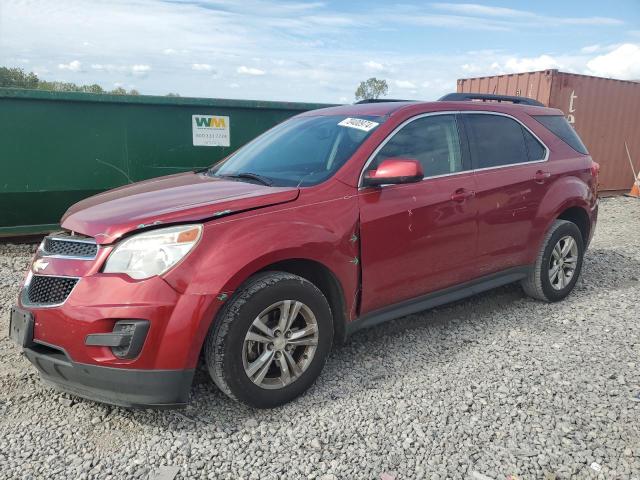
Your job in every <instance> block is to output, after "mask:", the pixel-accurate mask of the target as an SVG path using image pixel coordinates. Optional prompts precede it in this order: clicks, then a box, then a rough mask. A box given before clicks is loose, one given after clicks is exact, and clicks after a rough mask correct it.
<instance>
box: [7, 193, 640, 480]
mask: <svg viewBox="0 0 640 480" xmlns="http://www.w3.org/2000/svg"><path fill="white" fill-rule="evenodd" d="M639 227H640V201H637V200H634V199H629V198H616V199H608V200H604V201H602V203H601V207H600V223H599V225H598V229H597V233H596V237H595V240H594V242H593V244H592V246H591V249H590V250H589V252H588V254H587V257H586V260H585V264H584V269H583V274H582V278H581V280H580V281H579V282H578V284H577V287H576V290H575V291H574V293H573V294H572V295H571V296H570V297H569V298H568V299H566V300H565V301H563V302H561V303H558V304H553V305H548V304H544V303H540V302H537V301H533V300H530V299H528V298H525V297H524V296H523V293H522V291H521V290H520V288H519V287H518V286H508V287H504V288H501V289H498V290H495V291H493V292H489V293H486V294H484V295H479V296H476V297H474V298H471V299H468V300H465V301H462V302H458V303H456V304H455V305H452V306H448V307H445V308H439V309H437V310H432V311H429V312H425V313H421V314H417V315H412V316H409V317H407V318H404V319H401V320H397V321H393V322H390V323H387V324H385V325H382V326H379V327H377V328H373V329H371V330H368V331H364V332H361V333H359V334H357V335H355V336H354V337H353V338H352V339H351V340H350V341H349V343H348V344H347V345H346V346H344V347H342V348H339V349H337V350H336V351H335V352H334V353H333V354H332V356H331V358H330V359H329V361H328V363H327V366H326V368H325V370H324V372H323V374H322V376H321V378H320V379H319V381H318V382H317V383H316V384H315V386H314V387H312V388H311V390H310V391H309V392H308V393H307V394H306V395H304V396H303V397H302V398H300V399H299V400H297V401H295V402H293V403H291V404H289V405H286V406H284V407H282V408H279V409H275V410H271V411H255V410H251V409H249V408H246V407H243V406H241V405H238V404H236V403H234V402H232V401H230V400H228V399H227V398H226V397H225V396H224V395H223V394H222V393H221V392H219V391H218V390H217V389H216V388H215V387H214V386H212V384H211V383H209V382H208V381H207V379H206V378H205V377H204V376H202V378H200V379H199V380H198V381H197V382H196V385H194V388H193V403H192V404H191V406H189V407H188V408H187V409H186V410H182V411H128V410H125V409H120V408H113V407H109V406H105V405H101V404H97V403H93V402H90V401H85V400H81V399H78V398H75V397H70V396H67V395H65V394H60V393H57V392H55V391H53V390H51V389H48V388H46V387H44V386H42V385H41V383H40V381H39V379H38V376H37V374H36V372H35V369H34V368H33V367H32V366H31V365H30V364H29V363H28V362H27V361H26V359H24V358H22V357H21V355H20V353H19V351H18V348H17V347H15V346H14V345H13V344H12V343H11V342H10V341H9V339H7V338H5V335H6V331H7V323H8V320H7V317H8V314H9V308H10V306H11V304H12V303H13V302H14V299H15V298H16V295H17V293H18V284H19V282H20V281H21V280H22V278H23V272H24V271H25V269H26V268H27V264H28V262H29V258H30V256H31V252H32V251H33V249H34V247H33V246H28V245H10V244H5V245H0V329H1V331H2V332H3V333H2V338H0V477H2V478H56V479H57V478H72V479H83V478H99V479H107V478H114V479H115V478H117V479H121V478H152V479H155V478H161V476H162V475H164V477H162V478H172V477H173V474H175V473H176V471H177V476H176V478H216V479H219V478H243V479H279V478H292V479H300V478H316V479H322V480H329V479H360V478H362V479H381V478H382V479H387V480H388V479H393V478H395V479H398V480H399V479H412V478H438V479H441V478H465V479H466V478H476V479H486V478H490V479H505V478H508V477H509V476H512V478H518V479H553V478H589V479H590V478H602V479H605V478H606V479H612V478H632V479H634V478H635V479H638V480H640V368H639V367H640V358H639V357H640V323H639V322H638V312H639V309H638V301H639V300H640V295H639V294H640V282H639V281H638V277H640V228H639ZM594 462H595V463H596V465H593V466H592V464H593V463H594ZM169 466H175V468H174V469H171V468H169ZM599 467H600V472H598V471H597V469H598V468H599ZM159 475H160V476H159ZM483 475H484V477H483Z"/></svg>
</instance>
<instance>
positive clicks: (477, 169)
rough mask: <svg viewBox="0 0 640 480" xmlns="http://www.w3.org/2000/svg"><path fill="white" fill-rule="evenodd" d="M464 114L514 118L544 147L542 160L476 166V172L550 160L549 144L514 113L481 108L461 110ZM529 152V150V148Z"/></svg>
mask: <svg viewBox="0 0 640 480" xmlns="http://www.w3.org/2000/svg"><path fill="white" fill-rule="evenodd" d="M459 113H461V114H463V115H471V114H474V113H476V114H480V115H496V116H498V117H507V118H510V119H512V120H515V121H516V122H518V123H519V124H520V125H521V126H522V127H523V128H524V129H525V130H526V131H527V132H529V133H530V134H531V135H532V136H533V138H535V139H536V140H537V141H538V142H540V145H542V146H543V147H544V158H543V159H541V160H528V161H526V162H519V163H507V164H506V165H496V166H495V167H482V168H474V169H473V171H474V172H480V171H483V170H491V169H494V168H504V167H513V166H514V165H527V164H529V163H542V162H546V161H547V160H549V154H550V152H551V151H550V150H549V147H548V146H547V144H546V143H544V142H543V141H542V139H541V138H540V137H538V135H536V134H535V133H533V132H532V131H531V129H530V128H529V127H527V126H526V125H525V124H524V123H522V121H520V119H518V118H516V117H514V116H513V115H509V114H507V113H502V112H490V111H486V110H479V111H477V112H476V111H473V110H465V111H464V112H459ZM527 153H528V150H527Z"/></svg>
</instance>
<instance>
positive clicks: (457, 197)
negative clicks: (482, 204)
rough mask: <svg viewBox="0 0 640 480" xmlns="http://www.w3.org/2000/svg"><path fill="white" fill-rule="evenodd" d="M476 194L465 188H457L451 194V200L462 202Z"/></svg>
mask: <svg viewBox="0 0 640 480" xmlns="http://www.w3.org/2000/svg"><path fill="white" fill-rule="evenodd" d="M475 194H476V192H474V191H471V190H467V189H466V188H459V189H457V190H456V191H455V192H453V193H452V194H451V200H453V201H454V202H458V203H462V202H464V201H465V200H466V199H467V198H471V197H473V196H474V195H475Z"/></svg>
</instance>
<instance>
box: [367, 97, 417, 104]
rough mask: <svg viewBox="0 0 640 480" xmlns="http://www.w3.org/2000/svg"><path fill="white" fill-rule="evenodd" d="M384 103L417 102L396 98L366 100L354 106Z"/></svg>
mask: <svg viewBox="0 0 640 480" xmlns="http://www.w3.org/2000/svg"><path fill="white" fill-rule="evenodd" d="M384 102H415V100H399V99H396V98H365V99H364V100H360V101H359V102H356V103H354V105H361V104H363V103H384Z"/></svg>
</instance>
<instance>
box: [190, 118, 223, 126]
mask: <svg viewBox="0 0 640 480" xmlns="http://www.w3.org/2000/svg"><path fill="white" fill-rule="evenodd" d="M195 121H196V126H197V127H209V128H212V127H213V128H226V127H227V124H226V122H225V119H224V118H223V117H195Z"/></svg>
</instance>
